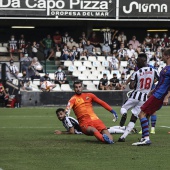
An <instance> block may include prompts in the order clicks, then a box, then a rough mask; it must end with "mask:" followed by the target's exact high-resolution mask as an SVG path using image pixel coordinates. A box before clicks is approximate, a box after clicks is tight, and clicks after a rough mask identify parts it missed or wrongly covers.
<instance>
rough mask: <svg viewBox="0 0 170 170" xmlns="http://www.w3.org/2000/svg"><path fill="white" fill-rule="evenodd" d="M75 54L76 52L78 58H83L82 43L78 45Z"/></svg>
mask: <svg viewBox="0 0 170 170" xmlns="http://www.w3.org/2000/svg"><path fill="white" fill-rule="evenodd" d="M77 52H78V55H79V56H84V48H83V44H82V43H79V44H78V47H77Z"/></svg>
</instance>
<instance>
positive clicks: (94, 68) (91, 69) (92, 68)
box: [90, 66, 96, 74]
mask: <svg viewBox="0 0 170 170" xmlns="http://www.w3.org/2000/svg"><path fill="white" fill-rule="evenodd" d="M90 71H91V72H92V74H93V71H96V67H93V66H92V67H91V68H90Z"/></svg>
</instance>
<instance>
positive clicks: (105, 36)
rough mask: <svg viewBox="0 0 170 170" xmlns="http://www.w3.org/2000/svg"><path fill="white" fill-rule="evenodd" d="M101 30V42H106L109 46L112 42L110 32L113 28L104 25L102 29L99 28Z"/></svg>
mask: <svg viewBox="0 0 170 170" xmlns="http://www.w3.org/2000/svg"><path fill="white" fill-rule="evenodd" d="M101 31H102V32H103V44H106V43H107V44H108V45H109V46H110V45H111V44H112V33H113V32H114V30H112V29H110V28H109V27H106V28H104V29H101Z"/></svg>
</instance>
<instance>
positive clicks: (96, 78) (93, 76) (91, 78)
mask: <svg viewBox="0 0 170 170" xmlns="http://www.w3.org/2000/svg"><path fill="white" fill-rule="evenodd" d="M87 78H88V80H98V75H94V74H90V75H88V76H87Z"/></svg>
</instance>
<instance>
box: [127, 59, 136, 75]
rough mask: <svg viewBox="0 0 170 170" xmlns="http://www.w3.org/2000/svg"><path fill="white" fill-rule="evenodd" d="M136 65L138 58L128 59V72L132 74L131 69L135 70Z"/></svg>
mask: <svg viewBox="0 0 170 170" xmlns="http://www.w3.org/2000/svg"><path fill="white" fill-rule="evenodd" d="M135 67H136V59H135V57H131V58H130V59H129V60H128V64H127V72H126V73H127V74H130V72H131V70H135Z"/></svg>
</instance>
